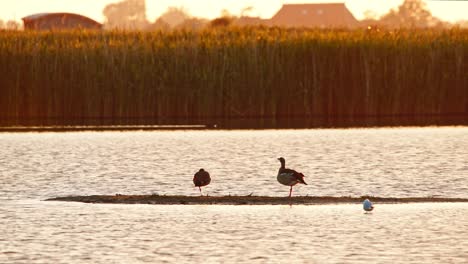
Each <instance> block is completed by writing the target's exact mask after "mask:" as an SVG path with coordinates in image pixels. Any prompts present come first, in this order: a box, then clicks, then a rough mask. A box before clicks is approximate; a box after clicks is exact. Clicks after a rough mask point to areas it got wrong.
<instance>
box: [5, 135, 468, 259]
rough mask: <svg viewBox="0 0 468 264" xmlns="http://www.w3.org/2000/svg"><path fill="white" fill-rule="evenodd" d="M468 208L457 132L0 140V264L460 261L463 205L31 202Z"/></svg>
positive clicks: (465, 253) (467, 168)
mask: <svg viewBox="0 0 468 264" xmlns="http://www.w3.org/2000/svg"><path fill="white" fill-rule="evenodd" d="M280 156H283V157H285V158H286V166H287V167H290V168H294V169H296V170H298V171H300V172H302V173H304V175H306V178H305V180H306V181H307V182H308V183H309V185H307V186H304V185H301V186H295V187H294V191H293V195H312V196H322V195H331V196H361V195H374V196H381V197H390V196H391V197H427V196H434V197H458V198H468V128H466V127H442V128H392V129H388V128H385V129H346V130H333V129H325V130H265V131H161V132H80V133H2V134H0V180H1V181H0V184H1V185H0V263H144V262H147V263H166V262H167V263H174V262H179V263H184V262H193V263H220V262H224V263H242V262H248V263H337V262H338V263H394V262H404V263H467V262H468V204H467V203H437V204H436V203H423V204H376V209H375V210H374V212H372V213H371V214H364V213H363V212H362V208H361V205H359V204H339V205H309V206H305V205H293V206H266V205H265V206H227V205H200V206H196V205H165V206H163V205H102V204H80V203H65V202H44V201H42V200H44V199H46V198H50V197H56V196H68V195H91V194H115V193H122V194H152V193H158V194H167V195H199V193H198V189H196V188H194V187H193V184H192V182H191V180H192V177H193V174H194V173H195V172H196V171H197V170H198V169H199V168H204V169H206V170H208V171H209V172H210V173H211V175H212V178H213V180H212V183H211V184H210V185H209V186H207V187H206V188H204V189H203V192H204V193H205V194H209V195H228V194H231V195H234V194H237V195H248V194H250V193H253V194H254V195H268V196H287V195H288V194H289V188H288V187H287V186H282V185H280V184H278V183H277V182H276V173H277V170H278V168H279V165H280V164H279V162H278V161H277V158H278V157H280Z"/></svg>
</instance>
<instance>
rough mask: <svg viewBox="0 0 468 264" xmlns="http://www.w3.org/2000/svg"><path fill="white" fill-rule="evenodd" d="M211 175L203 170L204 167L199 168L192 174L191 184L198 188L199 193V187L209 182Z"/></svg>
mask: <svg viewBox="0 0 468 264" xmlns="http://www.w3.org/2000/svg"><path fill="white" fill-rule="evenodd" d="M210 182H211V177H210V174H209V173H208V172H207V171H205V170H204V169H200V170H199V171H198V172H197V173H195V175H194V176H193V184H195V186H196V187H198V189H199V190H200V194H201V187H202V186H206V185H208V184H210Z"/></svg>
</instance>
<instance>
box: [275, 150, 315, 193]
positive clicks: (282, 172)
mask: <svg viewBox="0 0 468 264" xmlns="http://www.w3.org/2000/svg"><path fill="white" fill-rule="evenodd" d="M278 160H279V161H280V162H281V167H280V168H279V170H278V175H277V176H276V179H277V180H278V182H279V183H281V184H283V185H287V186H290V189H289V197H291V193H292V187H293V186H294V185H296V184H298V183H302V184H305V185H307V183H306V182H305V181H304V174H302V173H300V172H297V171H295V170H292V169H287V168H286V161H285V159H284V158H282V157H281V158H279V159H278Z"/></svg>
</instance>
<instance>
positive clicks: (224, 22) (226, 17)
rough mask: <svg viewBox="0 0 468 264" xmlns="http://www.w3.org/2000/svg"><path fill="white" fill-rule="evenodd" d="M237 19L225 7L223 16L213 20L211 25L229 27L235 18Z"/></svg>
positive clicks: (222, 12)
mask: <svg viewBox="0 0 468 264" xmlns="http://www.w3.org/2000/svg"><path fill="white" fill-rule="evenodd" d="M235 19H236V17H235V16H233V15H232V14H231V13H229V11H228V10H226V9H223V10H222V11H221V16H220V17H218V18H215V19H213V20H211V22H210V26H211V27H227V26H230V25H231V24H232V23H233V22H234V20H235Z"/></svg>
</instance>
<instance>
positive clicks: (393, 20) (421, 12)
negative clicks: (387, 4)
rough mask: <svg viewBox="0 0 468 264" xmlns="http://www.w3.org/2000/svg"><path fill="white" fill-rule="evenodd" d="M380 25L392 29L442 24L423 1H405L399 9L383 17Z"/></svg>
mask: <svg viewBox="0 0 468 264" xmlns="http://www.w3.org/2000/svg"><path fill="white" fill-rule="evenodd" d="M379 23H380V24H383V25H386V26H391V27H394V26H396V27H417V28H421V27H430V26H436V25H438V24H440V23H441V21H440V20H438V19H437V18H434V17H433V16H432V14H431V12H430V11H429V9H428V8H427V6H426V4H425V3H424V2H423V1H422V0H405V1H404V2H403V3H402V4H401V5H400V6H399V7H398V8H397V9H392V10H390V12H389V13H388V14H386V15H384V16H382V17H381V18H380V20H379Z"/></svg>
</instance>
